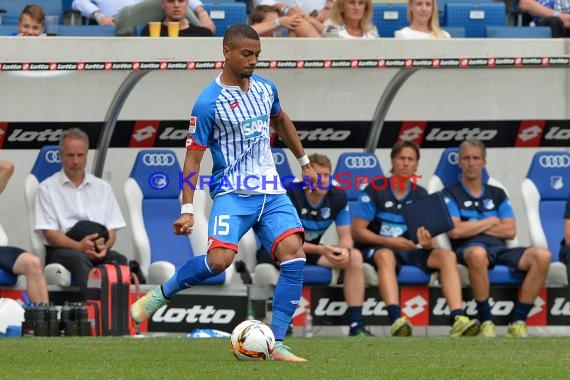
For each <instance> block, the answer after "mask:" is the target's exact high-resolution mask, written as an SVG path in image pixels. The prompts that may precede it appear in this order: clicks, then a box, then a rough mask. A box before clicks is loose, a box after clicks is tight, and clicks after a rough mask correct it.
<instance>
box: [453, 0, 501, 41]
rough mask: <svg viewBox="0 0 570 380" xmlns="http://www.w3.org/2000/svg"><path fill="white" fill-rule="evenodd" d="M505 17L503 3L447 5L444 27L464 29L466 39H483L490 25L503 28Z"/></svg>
mask: <svg viewBox="0 0 570 380" xmlns="http://www.w3.org/2000/svg"><path fill="white" fill-rule="evenodd" d="M506 23H507V15H506V9H505V4H504V3H471V4H458V3H448V4H447V5H446V9H445V26H463V27H465V36H466V37H468V38H484V37H485V36H486V30H485V28H486V27H487V26H490V25H497V26H505V25H506Z"/></svg>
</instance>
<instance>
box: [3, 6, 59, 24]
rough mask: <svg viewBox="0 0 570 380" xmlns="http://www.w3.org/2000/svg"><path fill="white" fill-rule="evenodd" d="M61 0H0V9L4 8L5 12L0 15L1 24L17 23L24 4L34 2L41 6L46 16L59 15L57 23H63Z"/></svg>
mask: <svg viewBox="0 0 570 380" xmlns="http://www.w3.org/2000/svg"><path fill="white" fill-rule="evenodd" d="M61 1H62V0H34V1H30V2H28V1H22V0H0V9H4V10H5V11H6V13H4V14H3V15H2V22H1V24H5V25H8V24H11V25H16V24H18V20H19V19H20V13H22V10H23V9H24V7H26V5H28V4H32V3H33V4H36V5H39V6H41V7H42V8H43V10H44V12H45V14H46V16H59V23H60V24H63V5H62V2H61Z"/></svg>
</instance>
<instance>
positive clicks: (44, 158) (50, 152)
mask: <svg viewBox="0 0 570 380" xmlns="http://www.w3.org/2000/svg"><path fill="white" fill-rule="evenodd" d="M60 170H61V158H60V156H59V145H45V146H43V147H42V148H41V149H40V151H39V153H38V157H37V158H36V162H34V166H32V170H31V171H30V173H31V174H32V175H33V176H34V177H36V178H37V180H38V183H41V182H42V181H43V180H44V179H46V178H48V177H51V176H52V175H53V174H55V173H57V172H58V171H60Z"/></svg>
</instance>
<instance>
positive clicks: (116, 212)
mask: <svg viewBox="0 0 570 380" xmlns="http://www.w3.org/2000/svg"><path fill="white" fill-rule="evenodd" d="M59 145H60V157H61V164H62V167H63V169H62V171H60V172H58V173H55V174H54V175H52V176H51V177H49V178H47V179H45V180H44V181H43V182H42V183H41V184H40V187H39V189H38V193H37V194H36V214H35V219H36V224H35V227H34V229H35V230H36V231H41V232H42V233H43V236H44V238H45V240H46V242H47V247H46V263H47V264H51V263H58V264H61V265H63V266H64V267H65V268H67V269H68V270H69V271H70V272H71V274H72V275H73V277H74V278H75V280H76V281H77V285H78V286H79V287H80V289H81V291H82V292H83V296H84V295H85V290H86V289H87V277H88V275H89V271H90V270H91V268H93V267H94V266H96V265H99V264H105V263H115V264H119V265H126V264H127V259H126V258H125V257H124V256H122V255H121V254H119V253H117V252H115V251H112V250H111V248H112V247H113V244H114V243H115V238H116V230H117V229H119V228H123V227H125V221H124V219H123V215H122V214H121V210H120V209H119V205H118V203H117V200H116V198H115V196H114V194H113V191H112V190H111V186H109V184H107V183H106V182H105V181H103V180H102V179H100V178H97V177H95V176H93V175H92V174H89V173H86V172H85V167H86V165H87V150H88V148H89V138H88V137H87V135H86V134H85V133H84V132H83V131H81V130H79V129H76V128H73V129H69V130H66V131H65V132H63V134H62V135H61V139H60V142H59ZM80 221H89V222H96V223H99V224H100V225H103V226H104V227H106V229H107V230H108V237H107V236H104V235H105V234H104V233H99V234H98V233H88V234H83V235H84V236H83V237H79V238H75V237H74V238H71V237H70V236H68V235H67V234H66V233H68V234H69V233H70V231H72V230H73V227H74V226H76V225H78V222H80ZM106 238H107V239H106Z"/></svg>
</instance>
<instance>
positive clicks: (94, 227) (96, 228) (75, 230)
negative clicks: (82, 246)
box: [66, 220, 109, 241]
mask: <svg viewBox="0 0 570 380" xmlns="http://www.w3.org/2000/svg"><path fill="white" fill-rule="evenodd" d="M92 234H99V237H102V238H103V239H105V241H107V240H109V230H107V227H105V226H104V225H102V224H100V223H97V222H92V221H90V220H80V221H79V222H77V223H75V225H74V226H73V227H71V228H70V229H69V231H67V233H66V235H67V236H68V237H70V238H71V239H73V240H75V241H81V240H82V239H83V238H84V237H85V236H87V235H92Z"/></svg>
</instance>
